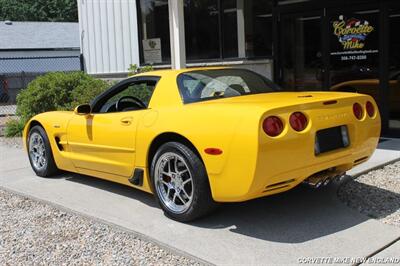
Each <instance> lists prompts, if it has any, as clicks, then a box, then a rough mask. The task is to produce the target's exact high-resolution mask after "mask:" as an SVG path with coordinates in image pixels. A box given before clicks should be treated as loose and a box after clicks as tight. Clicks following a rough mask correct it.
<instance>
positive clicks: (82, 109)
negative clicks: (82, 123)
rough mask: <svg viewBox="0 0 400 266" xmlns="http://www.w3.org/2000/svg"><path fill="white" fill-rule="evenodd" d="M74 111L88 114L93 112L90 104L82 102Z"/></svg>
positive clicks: (78, 113)
mask: <svg viewBox="0 0 400 266" xmlns="http://www.w3.org/2000/svg"><path fill="white" fill-rule="evenodd" d="M74 112H75V114H77V115H88V114H90V113H91V112H92V107H91V106H90V104H81V105H78V106H77V107H76V108H75V110H74Z"/></svg>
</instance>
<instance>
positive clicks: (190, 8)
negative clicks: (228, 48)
mask: <svg viewBox="0 0 400 266" xmlns="http://www.w3.org/2000/svg"><path fill="white" fill-rule="evenodd" d="M184 8H185V9H184V12H185V39H186V58H187V60H199V59H215V58H220V50H221V48H220V40H219V20H220V19H219V4H218V0H185V6H184Z"/></svg>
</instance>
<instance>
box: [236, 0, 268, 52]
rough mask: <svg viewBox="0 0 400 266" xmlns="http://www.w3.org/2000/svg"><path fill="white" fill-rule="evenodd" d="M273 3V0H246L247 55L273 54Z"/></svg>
mask: <svg viewBox="0 0 400 266" xmlns="http://www.w3.org/2000/svg"><path fill="white" fill-rule="evenodd" d="M243 1H244V0H243ZM272 4H273V1H271V0H261V1H260V0H246V1H244V16H245V34H246V56H247V57H250V58H252V57H267V56H272V36H273V32H272Z"/></svg>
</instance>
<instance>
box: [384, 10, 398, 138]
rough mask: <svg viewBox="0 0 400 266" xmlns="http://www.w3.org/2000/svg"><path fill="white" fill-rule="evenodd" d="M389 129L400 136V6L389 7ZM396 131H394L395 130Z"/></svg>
mask: <svg viewBox="0 0 400 266" xmlns="http://www.w3.org/2000/svg"><path fill="white" fill-rule="evenodd" d="M388 23H389V34H388V35H389V42H388V43H389V44H388V45H389V55H388V56H389V60H388V63H389V71H388V81H387V82H388V83H389V84H388V89H389V91H388V93H387V95H388V96H389V99H388V104H389V130H390V131H392V132H393V131H396V133H397V134H393V135H397V137H399V136H400V36H399V34H398V32H399V29H400V6H398V7H393V8H389V19H388ZM393 133H394V132H393Z"/></svg>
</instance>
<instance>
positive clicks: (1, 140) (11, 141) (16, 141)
mask: <svg viewBox="0 0 400 266" xmlns="http://www.w3.org/2000/svg"><path fill="white" fill-rule="evenodd" d="M0 144H5V145H7V146H9V147H14V148H18V149H22V147H23V145H22V144H23V143H22V138H21V137H14V138H6V137H0Z"/></svg>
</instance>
